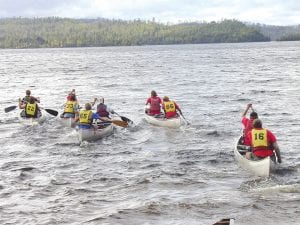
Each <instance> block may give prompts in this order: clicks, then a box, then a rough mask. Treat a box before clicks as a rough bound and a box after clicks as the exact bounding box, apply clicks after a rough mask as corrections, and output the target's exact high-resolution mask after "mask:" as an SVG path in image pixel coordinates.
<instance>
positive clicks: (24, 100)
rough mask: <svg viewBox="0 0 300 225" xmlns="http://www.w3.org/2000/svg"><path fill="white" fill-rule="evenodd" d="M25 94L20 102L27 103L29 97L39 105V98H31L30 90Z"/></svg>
mask: <svg viewBox="0 0 300 225" xmlns="http://www.w3.org/2000/svg"><path fill="white" fill-rule="evenodd" d="M25 93H26V95H25V97H24V98H23V99H22V102H24V103H26V102H29V100H30V97H32V98H33V99H34V101H35V102H37V103H40V98H36V97H33V96H31V91H30V90H26V92H25Z"/></svg>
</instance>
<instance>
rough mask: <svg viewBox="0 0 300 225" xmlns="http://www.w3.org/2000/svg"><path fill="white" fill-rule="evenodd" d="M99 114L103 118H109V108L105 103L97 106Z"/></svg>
mask: <svg viewBox="0 0 300 225" xmlns="http://www.w3.org/2000/svg"><path fill="white" fill-rule="evenodd" d="M97 113H98V115H99V116H101V117H108V116H109V112H107V106H106V105H105V104H103V103H100V104H99V105H98V106H97Z"/></svg>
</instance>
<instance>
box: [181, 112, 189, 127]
mask: <svg viewBox="0 0 300 225" xmlns="http://www.w3.org/2000/svg"><path fill="white" fill-rule="evenodd" d="M179 113H180V115H181V117H182V118H183V120H184V121H185V122H186V124H187V125H190V124H191V123H190V122H189V121H187V120H186V118H185V117H184V116H183V114H182V112H181V111H179Z"/></svg>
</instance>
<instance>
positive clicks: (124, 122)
mask: <svg viewBox="0 0 300 225" xmlns="http://www.w3.org/2000/svg"><path fill="white" fill-rule="evenodd" d="M111 122H112V123H113V124H115V125H117V126H120V127H127V126H128V123H127V122H126V121H121V120H112V121H111Z"/></svg>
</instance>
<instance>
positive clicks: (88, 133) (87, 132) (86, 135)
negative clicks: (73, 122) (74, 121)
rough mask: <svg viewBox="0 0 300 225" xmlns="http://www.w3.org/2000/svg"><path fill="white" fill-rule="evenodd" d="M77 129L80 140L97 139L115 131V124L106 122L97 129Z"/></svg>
mask: <svg viewBox="0 0 300 225" xmlns="http://www.w3.org/2000/svg"><path fill="white" fill-rule="evenodd" d="M99 127H100V126H99ZM76 131H77V137H78V140H79V141H80V142H82V141H97V140H100V139H102V138H104V137H107V136H109V135H111V134H112V133H113V132H114V126H113V125H112V124H106V125H103V126H101V127H100V128H98V129H97V130H95V129H94V128H92V129H80V128H77V129H76Z"/></svg>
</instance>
